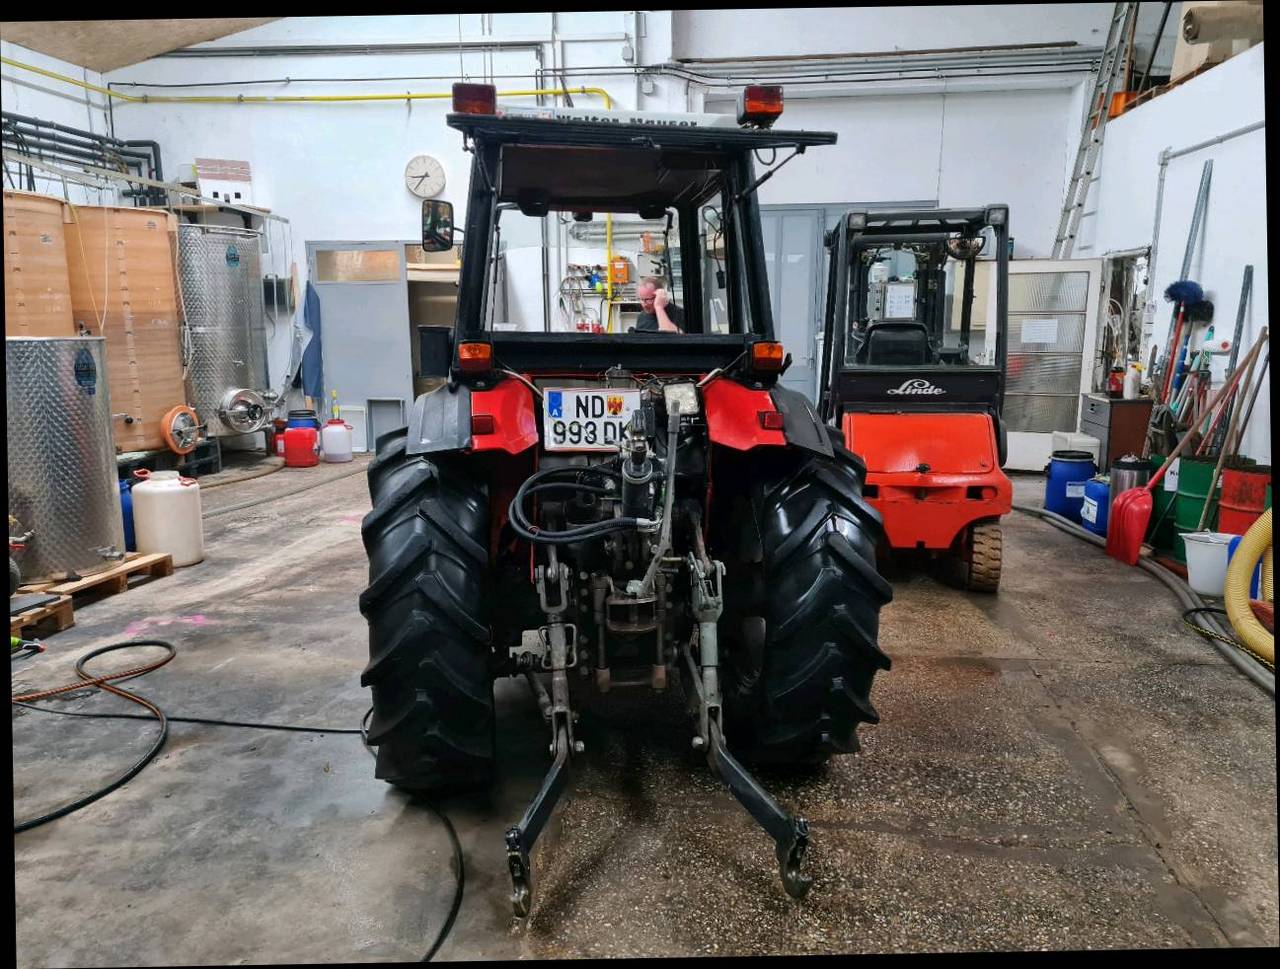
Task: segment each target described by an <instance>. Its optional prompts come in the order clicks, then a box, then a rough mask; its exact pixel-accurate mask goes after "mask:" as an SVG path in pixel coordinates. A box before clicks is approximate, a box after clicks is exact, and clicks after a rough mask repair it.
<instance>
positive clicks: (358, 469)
mask: <svg viewBox="0 0 1280 969" xmlns="http://www.w3.org/2000/svg"><path fill="white" fill-rule="evenodd" d="M368 470H369V465H368V463H367V462H364V461H359V462H357V463H356V466H355V467H354V468H352V469H351V470H350V471H345V472H343V473H342V474H335V475H332V476H330V477H326V478H321V479H320V480H319V481H308V482H307V483H306V484H304V485H299V486H298V487H297V488H285V489H284V490H283V491H273V492H271V493H270V494H267V495H263V496H262V497H261V498H251V499H250V500H249V501H239V502H236V503H235V504H234V505H227V506H226V507H225V508H215V509H213V510H212V511H206V512H205V513H204V514H203V515H201V516H200V517H202V518H217V517H218V516H219V515H229V514H231V512H233V511H243V510H244V509H246V508H253V507H256V506H257V505H265V504H266V503H267V502H270V501H279V500H280V499H281V498H292V497H293V496H294V495H300V494H302V493H303V492H304V491H310V490H311V489H312V488H319V487H321V486H322V485H327V484H332V483H333V482H334V481H341V480H342V479H343V478H350V477H351V476H352V475H356V474H361V473H363V472H365V471H368Z"/></svg>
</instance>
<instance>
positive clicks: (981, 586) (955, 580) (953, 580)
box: [940, 521, 1004, 592]
mask: <svg viewBox="0 0 1280 969" xmlns="http://www.w3.org/2000/svg"><path fill="white" fill-rule="evenodd" d="M1003 544H1004V542H1003V533H1002V532H1001V530H1000V524H999V522H993V521H989V522H977V523H975V524H973V525H970V526H969V527H968V528H966V529H965V530H964V531H963V532H961V533H960V535H959V537H958V538H957V539H956V543H955V545H953V546H952V548H951V552H950V554H948V555H947V556H946V557H945V559H944V560H943V563H940V564H942V577H943V578H944V579H945V580H946V581H947V582H948V583H950V584H953V585H957V586H959V587H960V588H962V589H969V590H970V591H972V592H995V591H997V590H998V589H999V588H1000V564H1001V559H1002V557H1003V556H1002V547H1003Z"/></svg>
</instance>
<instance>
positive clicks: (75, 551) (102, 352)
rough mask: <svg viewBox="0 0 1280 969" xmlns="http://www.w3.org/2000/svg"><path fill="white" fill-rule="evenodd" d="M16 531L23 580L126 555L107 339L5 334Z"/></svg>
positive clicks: (83, 571)
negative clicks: (108, 379) (21, 544)
mask: <svg viewBox="0 0 1280 969" xmlns="http://www.w3.org/2000/svg"><path fill="white" fill-rule="evenodd" d="M4 344H5V378H6V379H5V403H6V406H7V408H8V418H7V423H8V427H7V431H8V438H9V444H8V450H9V519H10V520H9V534H10V536H25V538H24V540H23V544H24V545H25V546H26V547H25V549H24V550H22V551H20V552H19V553H18V554H17V555H16V556H15V558H17V559H18V565H19V567H20V568H21V569H22V577H23V580H24V581H37V580H40V579H52V578H64V577H74V576H77V575H89V574H91V573H93V572H98V571H101V570H102V569H105V568H107V567H109V566H110V565H112V564H113V563H115V562H118V561H119V560H120V559H121V558H122V557H123V555H124V521H123V519H122V517H121V511H120V487H119V485H118V484H117V482H116V449H115V445H114V443H113V441H112V439H111V398H110V395H109V394H108V392H107V366H106V341H105V340H104V339H103V338H102V337H17V338H6V339H5V341H4Z"/></svg>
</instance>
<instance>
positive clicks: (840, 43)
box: [675, 3, 1178, 59]
mask: <svg viewBox="0 0 1280 969" xmlns="http://www.w3.org/2000/svg"><path fill="white" fill-rule="evenodd" d="M1114 6H1115V5H1114V4H1110V3H993V4H973V5H962V4H955V5H947V6H883V7H882V6H856V7H794V8H785V7H780V8H751V9H744V10H677V11H675V32H676V38H677V40H676V45H675V54H676V57H678V58H686V59H693V58H702V57H753V56H784V55H791V56H801V55H806V54H837V53H841V54H843V53H867V52H882V51H923V50H942V49H955V48H961V47H979V48H980V47H994V46H1001V45H1006V44H1044V43H1061V42H1074V43H1077V44H1081V45H1084V46H1094V47H1100V46H1102V44H1103V42H1104V41H1105V40H1106V35H1107V26H1108V24H1109V23H1110V21H1111V12H1112V9H1113V8H1114ZM1146 6H1149V7H1157V6H1159V5H1158V4H1148V5H1146ZM1175 6H1178V5H1176V4H1175ZM1176 14H1177V11H1176V10H1175V11H1173V12H1171V13H1170V20H1171V21H1173V22H1175V23H1176V22H1177V16H1176ZM1147 19H1148V18H1146V17H1144V18H1143V20H1142V22H1141V23H1140V24H1139V28H1140V32H1139V36H1140V37H1141V33H1142V28H1146V29H1147V30H1148V31H1149V32H1150V33H1154V31H1155V23H1154V22H1152V23H1150V24H1149V25H1148V23H1147ZM1156 19H1158V17H1157V18H1156ZM1148 49H1150V48H1149V47H1148Z"/></svg>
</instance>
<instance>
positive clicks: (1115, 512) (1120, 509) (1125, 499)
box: [1107, 327, 1267, 565]
mask: <svg viewBox="0 0 1280 969" xmlns="http://www.w3.org/2000/svg"><path fill="white" fill-rule="evenodd" d="M1266 342H1267V328H1266V327H1263V328H1262V333H1260V334H1259V335H1258V341H1257V342H1256V343H1255V344H1254V345H1253V348H1252V349H1251V350H1250V351H1249V354H1248V356H1247V357H1245V359H1244V360H1242V361H1241V363H1240V369H1238V370H1236V372H1235V373H1234V374H1232V376H1231V379H1230V380H1228V381H1227V382H1226V383H1225V384H1223V385H1222V387H1221V389H1219V391H1218V392H1217V393H1216V394H1214V395H1213V400H1211V401H1210V402H1209V406H1208V408H1207V410H1209V411H1212V410H1213V409H1214V408H1215V407H1217V406H1218V403H1219V402H1220V401H1224V400H1225V399H1226V395H1227V394H1229V393H1230V392H1231V391H1232V390H1233V389H1234V388H1235V386H1236V384H1238V383H1239V382H1240V376H1241V374H1242V373H1243V369H1244V367H1246V366H1248V365H1249V364H1250V363H1252V362H1253V360H1254V358H1255V357H1257V355H1258V353H1259V352H1260V351H1261V350H1262V348H1263V346H1265V345H1266ZM1195 437H1196V434H1195V433H1194V430H1191V431H1188V432H1187V433H1186V434H1184V435H1182V440H1181V441H1179V442H1178V446H1177V447H1175V448H1174V449H1173V452H1172V453H1171V454H1170V455H1169V457H1168V458H1166V459H1165V462H1164V464H1163V465H1161V466H1160V470H1159V471H1157V472H1156V473H1155V474H1153V475H1152V476H1151V480H1150V481H1148V482H1147V483H1146V484H1145V485H1143V486H1142V487H1140V488H1130V489H1129V490H1128V491H1122V492H1120V494H1118V495H1116V497H1115V501H1114V502H1112V505H1111V524H1110V527H1109V528H1108V530H1107V554H1108V555H1110V556H1111V557H1112V558H1114V559H1119V560H1120V561H1121V562H1125V563H1127V564H1129V565H1136V564H1137V563H1138V554H1139V552H1141V551H1142V540H1143V538H1145V537H1146V534H1147V526H1148V525H1149V524H1151V504H1152V500H1151V492H1152V490H1153V489H1154V488H1155V486H1156V485H1157V484H1158V483H1159V482H1160V479H1161V478H1163V477H1164V474H1165V472H1166V471H1168V470H1169V466H1170V465H1171V464H1173V462H1174V459H1176V458H1177V457H1178V456H1179V455H1180V454H1182V452H1183V451H1185V450H1186V449H1187V448H1188V447H1189V446H1190V445H1191V442H1192V440H1193V439H1194V438H1195Z"/></svg>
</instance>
